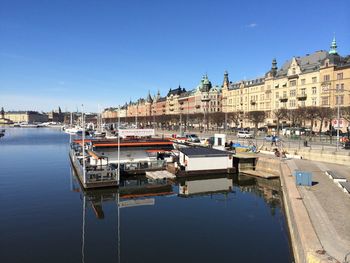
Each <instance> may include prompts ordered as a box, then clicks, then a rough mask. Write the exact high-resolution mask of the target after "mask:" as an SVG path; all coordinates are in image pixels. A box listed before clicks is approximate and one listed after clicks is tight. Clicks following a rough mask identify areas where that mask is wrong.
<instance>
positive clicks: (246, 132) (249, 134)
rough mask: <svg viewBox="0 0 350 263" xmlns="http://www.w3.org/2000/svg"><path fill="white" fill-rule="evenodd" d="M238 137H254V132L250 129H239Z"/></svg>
mask: <svg viewBox="0 0 350 263" xmlns="http://www.w3.org/2000/svg"><path fill="white" fill-rule="evenodd" d="M237 137H238V138H253V134H251V133H249V132H248V131H239V132H238V133H237Z"/></svg>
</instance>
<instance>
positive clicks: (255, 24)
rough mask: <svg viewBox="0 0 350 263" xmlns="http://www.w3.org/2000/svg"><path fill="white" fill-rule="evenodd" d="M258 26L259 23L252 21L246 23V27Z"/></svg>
mask: <svg viewBox="0 0 350 263" xmlns="http://www.w3.org/2000/svg"><path fill="white" fill-rule="evenodd" d="M257 26H258V24H257V23H250V24H248V25H246V26H245V27H248V28H254V27H257Z"/></svg>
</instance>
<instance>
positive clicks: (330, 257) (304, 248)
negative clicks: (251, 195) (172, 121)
mask: <svg viewBox="0 0 350 263" xmlns="http://www.w3.org/2000/svg"><path fill="white" fill-rule="evenodd" d="M162 134H164V135H165V136H170V135H171V132H166V133H162ZM208 135H210V133H208V134H204V135H202V136H203V137H205V136H208ZM230 138H232V139H233V140H234V141H237V139H235V138H234V137H233V136H232V135H228V140H230ZM266 148H267V150H271V149H272V148H273V147H271V145H270V144H266ZM305 148H307V147H305ZM335 150H336V149H335V147H334V145H328V146H324V147H323V149H322V150H321V149H307V151H309V152H312V153H313V155H314V157H315V159H322V158H323V157H322V156H326V155H327V156H331V157H333V159H332V158H327V159H324V161H315V160H308V159H288V160H286V159H280V158H277V157H274V156H273V155H266V154H262V153H259V154H257V156H260V157H262V159H264V158H265V159H271V158H272V159H277V160H280V166H279V167H280V171H279V172H280V179H281V186H282V190H283V193H284V204H285V212H286V217H287V221H288V225H289V232H290V235H291V240H292V247H293V253H294V256H295V261H296V262H297V263H298V262H312V263H314V262H342V263H343V262H350V255H349V256H348V258H347V261H345V258H346V255H347V254H348V253H350V220H349V219H350V216H349V215H350V195H349V194H347V193H344V192H343V189H342V188H340V187H339V186H338V185H337V184H335V183H334V182H333V180H331V179H329V177H328V176H327V175H326V173H325V172H326V171H328V170H331V171H333V172H335V173H337V174H338V175H340V176H343V177H345V178H346V179H347V180H348V181H350V156H349V152H348V151H347V150H344V149H339V150H338V151H335ZM304 152H305V150H304ZM339 156H340V157H342V158H341V159H342V161H343V163H344V164H337V163H334V162H335V161H337V158H338V159H339ZM276 169H278V168H277V167H276ZM295 170H303V171H309V172H311V173H312V176H313V178H312V181H313V185H312V186H311V187H306V186H297V185H296V182H295V177H294V176H293V172H294V171H295Z"/></svg>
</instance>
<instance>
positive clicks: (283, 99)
mask: <svg viewBox="0 0 350 263" xmlns="http://www.w3.org/2000/svg"><path fill="white" fill-rule="evenodd" d="M279 100H280V102H287V101H288V97H287V96H283V97H280V98H279Z"/></svg>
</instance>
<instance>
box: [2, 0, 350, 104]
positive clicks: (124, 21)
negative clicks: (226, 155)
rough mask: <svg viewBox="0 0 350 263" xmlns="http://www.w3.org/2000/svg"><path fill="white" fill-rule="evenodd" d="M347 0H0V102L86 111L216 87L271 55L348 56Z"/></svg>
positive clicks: (250, 72) (262, 65) (263, 66)
mask: <svg viewBox="0 0 350 263" xmlns="http://www.w3.org/2000/svg"><path fill="white" fill-rule="evenodd" d="M349 10H350V1H348V0H334V1H324V0H318V1H311V0H304V1H301V0H295V1H258V0H256V1H249V0H247V1H233V0H231V1H230V0H216V1H214V0H203V1H199V0H192V1H191V0H176V1H175V0H173V1H167V0H147V1H143V0H124V1H120V0H113V1H112V0H111V1H109V0H104V1H97V0H96V1H89V0H85V1H78V0H59V1H58V0H57V1H55V0H41V1H39V0H31V1H29V0H22V1H17V0H0V106H4V107H5V109H6V110H14V109H32V110H44V111H47V110H51V109H53V108H57V107H58V105H60V106H61V108H62V109H63V110H65V109H67V110H76V109H77V107H79V106H80V105H81V104H84V105H85V108H86V109H88V110H90V111H97V108H98V105H100V106H101V107H108V106H115V105H118V104H123V103H124V102H126V101H129V100H130V98H131V99H133V100H134V99H137V98H139V97H141V96H142V97H144V96H146V95H147V93H148V90H150V91H151V92H152V93H156V92H157V90H158V89H159V90H160V92H161V94H162V95H164V94H165V93H166V92H167V91H168V90H169V88H176V87H177V86H178V85H179V84H180V85H181V86H182V87H185V88H186V89H192V88H194V87H195V86H196V85H197V84H198V83H199V81H200V79H201V77H202V75H203V74H205V73H207V74H208V76H209V79H210V80H211V81H212V83H213V84H218V85H221V83H222V79H223V73H224V71H225V70H228V72H229V74H230V75H229V77H230V80H232V81H237V80H241V79H244V78H252V77H256V76H260V75H263V74H264V73H265V72H266V71H268V70H269V68H270V65H271V60H272V58H274V57H276V58H277V61H278V65H279V66H281V65H282V64H283V62H285V61H286V60H287V59H289V58H291V57H292V56H300V55H305V54H307V53H312V52H314V51H316V50H321V49H325V50H328V49H329V45H330V42H331V40H332V37H333V34H334V33H335V34H336V38H337V43H338V51H339V53H340V54H342V55H348V54H350V15H349Z"/></svg>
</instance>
